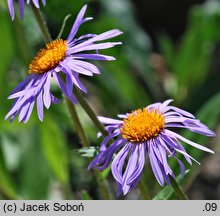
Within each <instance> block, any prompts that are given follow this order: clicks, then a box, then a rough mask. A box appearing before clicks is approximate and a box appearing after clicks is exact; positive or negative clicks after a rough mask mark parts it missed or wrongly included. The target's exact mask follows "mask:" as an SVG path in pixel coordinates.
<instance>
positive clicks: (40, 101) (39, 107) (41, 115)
mask: <svg viewBox="0 0 220 216" xmlns="http://www.w3.org/2000/svg"><path fill="white" fill-rule="evenodd" d="M37 114H38V117H39V119H40V120H41V121H43V118H44V109H43V97H42V91H41V92H40V93H39V95H38V96H37Z"/></svg>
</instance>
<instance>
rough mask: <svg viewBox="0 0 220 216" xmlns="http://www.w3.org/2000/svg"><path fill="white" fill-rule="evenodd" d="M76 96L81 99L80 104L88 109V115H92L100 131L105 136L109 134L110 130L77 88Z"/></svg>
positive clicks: (91, 117)
mask: <svg viewBox="0 0 220 216" xmlns="http://www.w3.org/2000/svg"><path fill="white" fill-rule="evenodd" d="M74 93H75V96H76V98H77V100H78V101H79V103H80V105H81V106H82V107H83V109H84V110H85V111H86V113H87V114H88V116H89V117H90V119H91V120H92V121H93V123H94V124H95V126H96V127H97V128H98V129H99V131H100V132H101V133H102V135H103V136H108V132H107V131H106V130H105V128H104V127H103V125H102V124H101V122H100V121H99V120H98V118H97V116H96V114H95V113H94V111H93V110H92V108H91V107H90V106H89V104H88V103H87V101H86V100H85V99H84V97H83V96H82V94H81V92H80V91H79V90H78V89H77V88H75V90H74Z"/></svg>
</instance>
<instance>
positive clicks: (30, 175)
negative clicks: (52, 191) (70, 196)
mask: <svg viewBox="0 0 220 216" xmlns="http://www.w3.org/2000/svg"><path fill="white" fill-rule="evenodd" d="M21 137H23V142H22V143H20V148H21V150H22V157H21V162H20V168H19V170H18V172H19V181H18V183H17V184H18V185H19V187H20V191H21V196H22V198H23V199H47V196H48V192H49V191H48V188H49V183H50V179H51V172H50V169H49V166H48V165H47V163H46V162H47V161H46V159H45V158H44V155H43V152H42V148H41V145H40V144H39V142H40V140H39V137H40V136H39V130H38V127H34V128H31V130H28V131H26V133H24V134H22V135H21Z"/></svg>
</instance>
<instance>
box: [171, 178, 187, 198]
mask: <svg viewBox="0 0 220 216" xmlns="http://www.w3.org/2000/svg"><path fill="white" fill-rule="evenodd" d="M169 179H170V184H171V186H172V188H173V190H174V191H175V193H176V195H177V196H178V197H179V199H180V200H188V197H187V196H186V194H185V193H184V192H183V190H182V188H181V187H180V186H179V185H178V184H177V182H176V180H175V179H174V178H173V177H172V176H170V175H169Z"/></svg>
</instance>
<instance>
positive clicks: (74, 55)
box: [5, 6, 122, 123]
mask: <svg viewBox="0 0 220 216" xmlns="http://www.w3.org/2000/svg"><path fill="white" fill-rule="evenodd" d="M86 8H87V6H84V7H83V8H82V9H81V11H80V12H79V14H78V16H77V18H76V20H75V23H74V24H73V27H72V29H71V31H70V34H69V36H68V38H67V40H62V39H57V40H54V41H52V42H51V43H49V44H47V45H46V48H44V49H41V50H40V51H39V52H38V54H37V55H36V56H35V57H34V59H33V61H32V62H31V64H30V65H29V73H30V75H29V76H28V77H27V78H26V79H25V80H24V81H23V82H21V83H20V84H19V85H18V86H17V87H16V88H15V89H14V90H13V92H12V93H11V95H10V96H9V97H8V99H14V100H15V101H14V104H13V105H12V107H11V109H10V111H9V112H8V114H7V115H6V117H5V119H7V118H9V117H10V119H11V121H13V119H14V118H15V117H16V116H17V115H18V114H19V116H18V120H19V122H22V121H23V122H24V123H26V122H27V121H28V119H29V118H30V115H31V113H32V110H33V107H34V104H35V102H36V104H37V113H38V116H39V119H40V120H41V121H42V120H43V107H44V106H45V107H46V108H47V109H48V108H49V107H50V105H51V103H55V104H56V103H58V102H59V100H58V99H57V98H55V97H54V96H53V95H52V93H51V91H50V84H51V79H52V78H53V79H54V80H55V82H56V83H57V85H58V86H59V88H60V89H61V91H62V92H63V94H64V95H65V96H66V97H67V98H68V99H69V100H70V101H72V102H73V103H77V100H76V98H75V96H74V94H73V86H76V87H77V88H79V89H80V90H82V91H83V92H85V93H86V92H87V90H86V88H85V86H84V85H83V84H82V83H81V81H80V80H79V74H84V75H87V76H93V74H99V73H100V71H99V69H98V68H97V67H96V66H95V65H93V64H91V63H89V62H87V61H85V60H104V61H110V60H115V58H114V57H112V56H108V55H102V54H99V53H98V51H99V50H102V49H107V48H111V47H114V46H115V45H118V44H121V43H120V42H100V41H103V40H107V39H110V38H113V37H116V36H118V35H120V34H122V32H121V31H119V30H117V29H114V30H110V31H107V32H104V33H102V34H99V35H95V34H86V35H83V36H81V37H79V38H75V35H76V33H77V31H78V29H79V27H80V25H81V24H83V23H84V22H86V21H88V20H91V19H92V18H91V17H89V18H83V16H84V14H85V11H86ZM97 42H100V43H97ZM90 51H94V52H92V53H90ZM61 77H62V78H61ZM63 78H64V79H65V80H63Z"/></svg>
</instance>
